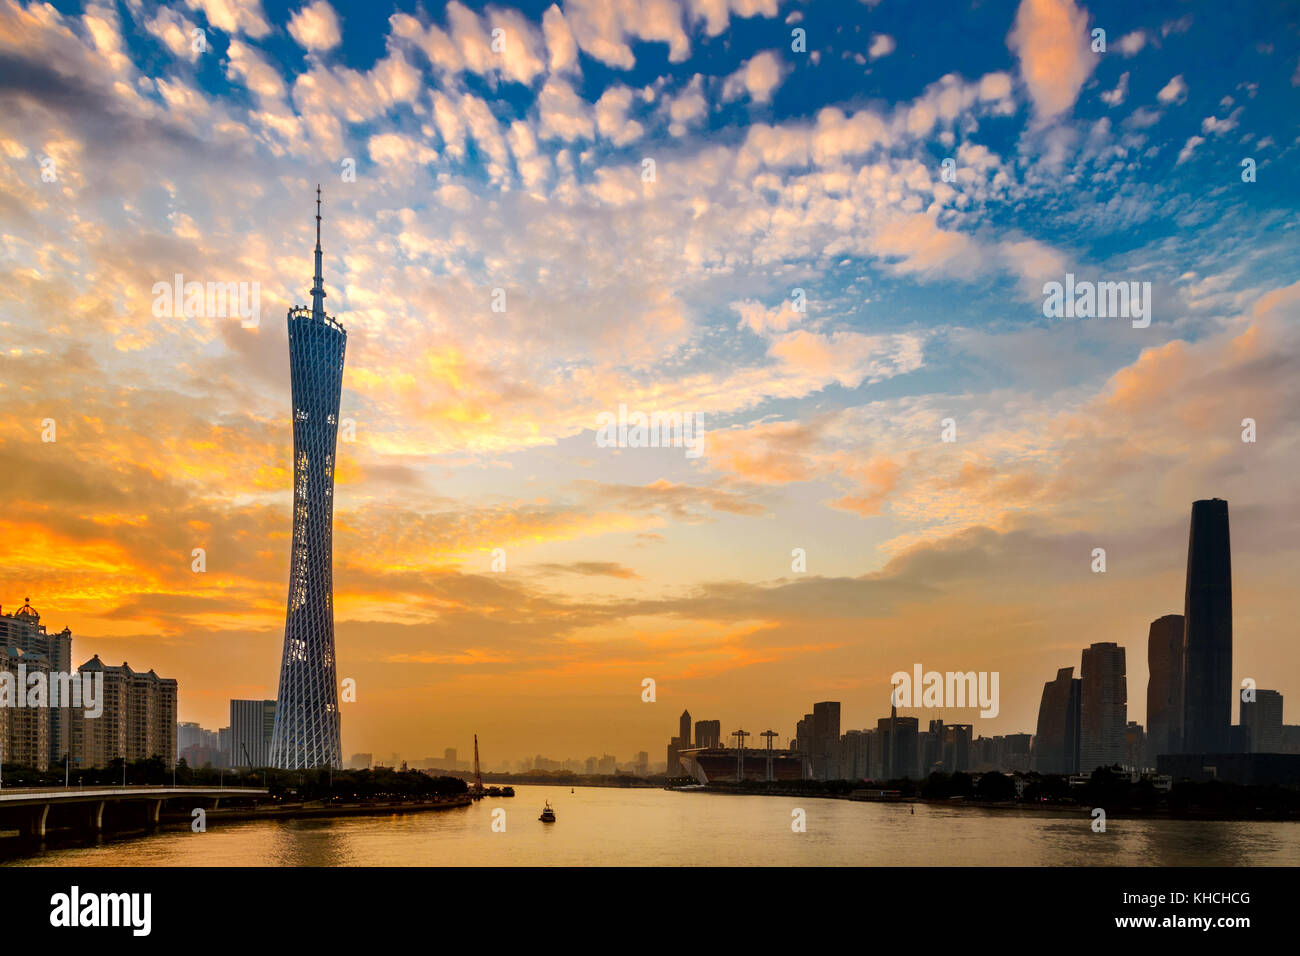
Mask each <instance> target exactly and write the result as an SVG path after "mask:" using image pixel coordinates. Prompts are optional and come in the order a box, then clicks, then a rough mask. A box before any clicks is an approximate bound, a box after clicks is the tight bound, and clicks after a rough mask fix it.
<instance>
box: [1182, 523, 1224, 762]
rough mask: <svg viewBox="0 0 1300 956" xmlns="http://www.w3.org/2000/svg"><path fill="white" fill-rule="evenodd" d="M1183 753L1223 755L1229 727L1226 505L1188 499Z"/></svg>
mask: <svg viewBox="0 0 1300 956" xmlns="http://www.w3.org/2000/svg"><path fill="white" fill-rule="evenodd" d="M1183 616H1184V617H1185V618H1186V621H1185V623H1184V635H1185V636H1184V639H1183V752H1184V753H1227V752H1228V750H1229V749H1230V741H1229V738H1230V735H1231V732H1232V731H1231V727H1232V558H1231V548H1230V545H1229V538H1228V503H1227V502H1226V501H1224V500H1222V499H1221V498H1211V499H1209V500H1208V501H1194V502H1192V525H1191V531H1190V533H1189V534H1188V539H1187V597H1186V603H1185V605H1184V608H1183Z"/></svg>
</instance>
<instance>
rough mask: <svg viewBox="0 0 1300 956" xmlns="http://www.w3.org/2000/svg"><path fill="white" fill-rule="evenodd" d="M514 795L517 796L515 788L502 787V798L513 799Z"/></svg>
mask: <svg viewBox="0 0 1300 956" xmlns="http://www.w3.org/2000/svg"><path fill="white" fill-rule="evenodd" d="M514 795H515V788H514V787H502V788H501V796H503V797H513V796H514Z"/></svg>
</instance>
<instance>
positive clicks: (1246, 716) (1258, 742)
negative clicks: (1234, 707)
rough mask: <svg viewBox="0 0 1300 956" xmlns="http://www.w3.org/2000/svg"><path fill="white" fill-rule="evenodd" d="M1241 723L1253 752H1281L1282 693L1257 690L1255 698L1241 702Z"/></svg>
mask: <svg viewBox="0 0 1300 956" xmlns="http://www.w3.org/2000/svg"><path fill="white" fill-rule="evenodd" d="M1241 725H1242V726H1243V727H1244V728H1245V729H1246V734H1247V738H1246V739H1247V746H1248V747H1249V749H1250V752H1251V753H1253V754H1280V753H1285V751H1284V750H1283V749H1282V695H1281V694H1279V693H1278V692H1277V691H1275V690H1256V691H1255V699H1254V700H1243V701H1242V702H1241Z"/></svg>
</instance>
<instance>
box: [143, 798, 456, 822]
mask: <svg viewBox="0 0 1300 956" xmlns="http://www.w3.org/2000/svg"><path fill="white" fill-rule="evenodd" d="M473 803H474V800H473V798H471V797H469V796H462V797H450V798H448V799H445V800H390V801H367V802H365V803H325V802H323V801H319V800H317V801H311V802H307V803H296V804H281V805H279V806H263V807H218V808H216V809H215V810H205V811H204V813H205V815H206V819H207V822H208V823H214V822H220V821H223V820H232V821H233V820H302V819H313V818H327V817H367V816H369V817H375V816H392V815H394V814H404V813H427V812H429V811H433V810H454V809H456V808H457V807H468V806H471V805H473ZM180 820H183V821H184V822H185V823H186V824H187V825H188V824H189V823H190V821H191V811H189V810H186V811H184V812H183V813H180V812H175V811H172V812H169V811H166V810H164V811H163V813H162V815H161V819H160V822H166V823H172V822H176V821H180Z"/></svg>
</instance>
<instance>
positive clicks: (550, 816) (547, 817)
mask: <svg viewBox="0 0 1300 956" xmlns="http://www.w3.org/2000/svg"><path fill="white" fill-rule="evenodd" d="M537 819H539V820H541V821H542V822H543V823H554V822H555V811H554V810H552V809H551V801H550V800H547V801H546V807H545V809H543V810H542V815H541V816H540V817H538V818H537Z"/></svg>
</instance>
